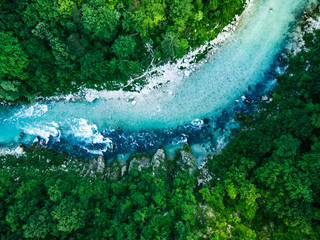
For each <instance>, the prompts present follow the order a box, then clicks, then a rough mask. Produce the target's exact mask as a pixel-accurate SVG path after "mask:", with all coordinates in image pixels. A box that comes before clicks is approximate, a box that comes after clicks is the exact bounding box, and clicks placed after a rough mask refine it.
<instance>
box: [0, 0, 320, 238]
mask: <svg viewBox="0 0 320 240" xmlns="http://www.w3.org/2000/svg"><path fill="white" fill-rule="evenodd" d="M60 2H62V1H59V3H60ZM92 2H96V1H92ZM133 2H134V1H132V3H131V4H133ZM195 2H199V1H195ZM225 2H227V1H225ZM64 3H67V2H66V1H64ZM68 3H69V2H68ZM112 3H114V1H110V2H109V4H111V6H112ZM50 4H51V3H50ZM79 4H80V3H79ZM127 4H128V3H127ZM9 5H10V4H9ZM22 5H23V4H22ZM186 5H187V4H184V5H183V6H184V7H185V6H186ZM82 6H83V8H84V7H85V4H83V5H82ZM113 6H114V5H113ZM116 6H118V8H115V9H120V8H119V4H118V5H116ZM130 6H131V7H132V8H133V6H135V5H130ZM208 6H209V5H208ZM210 6H211V5H210ZM220 7H221V6H220ZM59 9H60V10H59V11H62V10H63V13H64V14H66V15H68V14H70V9H69V8H68V5H67V4H65V5H60V8H59ZM133 9H134V8H133ZM138 9H139V8H138ZM160 9H161V8H160V7H158V8H157V11H159V10H160ZM190 9H193V11H194V9H195V8H194V7H192V8H190ZM107 11H109V10H107ZM130 11H132V10H130ZM130 11H129V12H126V13H127V14H131V13H132V12H131V13H130ZM133 11H134V13H136V12H135V10H133ZM222 12H223V11H222ZM52 14H54V13H52ZM55 14H56V13H55ZM83 14H85V12H83ZM123 14H124V13H123ZM203 14H210V13H208V12H206V11H205V10H204V11H203ZM221 14H222V13H221ZM68 16H69V15H68ZM135 16H136V15H135ZM220 16H222V15H220ZM45 17H49V15H46V16H45ZM66 19H68V17H66ZM157 19H159V18H157ZM160 19H161V18H160ZM168 19H169V18H168ZM68 21H69V20H68ZM81 21H83V20H81ZM159 21H160V20H159ZM191 22H193V21H190V22H188V24H190V23H191ZM17 24H19V22H17ZM29 24H31V25H32V24H36V23H32V22H30V23H29ZM60 24H61V22H60ZM148 24H150V22H148ZM84 26H85V25H84ZM110 26H111V25H110ZM112 26H113V25H112ZM148 26H150V25H148ZM167 26H168V25H167ZM175 26H176V25H175ZM181 26H182V25H181ZM84 29H86V28H84ZM146 29H148V31H157V30H156V29H153V30H151V29H152V28H145V30H146ZM87 30H88V29H87ZM87 30H86V31H87ZM158 30H159V29H158ZM135 31H137V29H135ZM140 31H141V32H140V33H139V35H140V36H142V35H143V34H144V33H143V31H142V29H140ZM159 31H160V30H159ZM184 31H185V30H184ZM44 32H45V33H46V34H48V35H47V36H51V35H50V32H47V31H44ZM176 33H177V34H179V31H177V32H176ZM14 34H16V33H5V34H3V37H4V38H6V39H8V41H9V42H10V43H12V45H15V46H16V47H18V48H19V49H22V45H20V44H18V40H17V38H14V37H13V36H14ZM52 34H53V33H52ZM56 34H58V32H57V33H56ZM96 34H98V33H96ZM93 35H94V34H93ZM8 36H9V37H8ZM52 36H53V35H52ZM197 36H198V37H197V38H198V39H200V35H197ZM92 37H96V36H92ZM100 37H101V36H100ZM13 38H14V39H15V40H12V39H13ZM103 38H105V39H111V38H112V37H111V36H103ZM31 39H35V38H31ZM159 40H160V39H159ZM304 40H305V41H306V48H308V51H302V52H300V53H298V54H297V55H296V56H292V57H291V59H290V66H289V68H288V69H287V72H286V73H285V74H284V75H282V76H279V79H278V85H277V87H276V88H275V89H274V90H272V91H271V92H269V96H268V98H269V100H270V101H260V103H259V111H257V112H254V113H253V114H248V115H247V116H246V117H242V118H241V120H239V121H241V127H240V128H239V129H238V131H237V132H236V133H235V134H234V135H233V136H232V139H231V140H230V144H229V145H228V146H227V147H226V148H225V149H223V150H222V151H221V153H220V154H218V155H216V156H214V157H212V158H211V159H209V160H208V162H207V164H206V166H205V169H206V170H207V174H209V175H210V176H211V178H208V179H207V181H199V179H200V176H201V174H203V170H201V169H200V170H199V169H197V167H196V165H195V159H194V157H193V156H192V153H191V152H190V148H189V147H188V146H187V145H186V146H185V147H184V149H182V150H180V151H179V152H178V153H177V156H176V159H175V160H174V161H167V160H166V157H165V155H164V153H163V154H161V150H158V151H159V152H157V153H156V154H155V155H154V156H153V157H152V156H145V155H135V156H133V157H132V158H131V160H130V161H128V163H127V165H126V168H123V166H121V165H120V164H119V163H117V162H113V163H111V164H109V165H108V166H107V167H106V168H105V169H104V170H103V171H99V170H97V171H93V172H90V171H88V170H86V164H85V163H84V162H82V161H81V160H80V159H70V158H69V157H67V156H66V155H65V154H61V153H60V154H59V153H55V152H53V151H47V150H43V149H39V148H37V147H34V148H29V149H27V150H26V151H27V152H26V154H25V155H22V156H20V157H15V156H9V155H8V156H2V157H1V158H0V161H1V163H2V168H1V171H0V183H1V184H0V234H1V237H2V239H27V238H29V239H41V238H43V239H119V240H120V239H121V240H122V239H181V240H185V239H231V238H232V239H243V240H249V239H279V240H280V239H281V240H283V239H288V240H294V239H297V240H301V239H314V240H316V239H319V238H320V224H319V223H320V198H319V196H320V184H319V178H320V141H319V137H320V97H319V92H320V79H319V76H320V65H319V62H320V31H319V30H318V31H316V32H315V33H314V34H312V33H310V34H306V35H305V36H304ZM30 41H33V40H30ZM179 41H182V39H180V40H179ZM21 44H22V43H21ZM50 44H51V43H50ZM50 44H48V46H49V45H50ZM32 46H34V47H39V48H42V47H41V45H32ZM137 46H138V44H137ZM155 46H156V44H155ZM160 48H161V44H160V45H159V49H160ZM43 50H45V48H43ZM18 53H19V52H18ZM18 53H17V54H18ZM20 53H21V54H22V53H23V52H22V50H21V51H20ZM160 53H161V54H162V52H161V50H159V54H160ZM48 54H50V53H49V52H48ZM22 55H23V54H22ZM19 59H20V57H19ZM23 59H24V58H22V60H23ZM27 59H28V57H25V62H24V63H21V64H22V66H25V65H24V64H26V63H27V62H28V60H27ZM28 64H31V63H28ZM29 66H30V65H29ZM40 67H41V65H39V68H40ZM59 67H60V66H59ZM56 69H58V67H57V68H56ZM39 71H40V70H39ZM21 73H24V74H30V76H31V71H30V72H25V71H24V67H22V68H21V71H20V74H21ZM17 75H19V72H18V73H17ZM19 76H20V75H19ZM26 77H27V76H26ZM21 86H22V85H21ZM271 99H272V101H271ZM145 159H148V161H150V164H149V166H145V167H141V165H139V161H147V160H145ZM84 169H85V170H84Z"/></svg>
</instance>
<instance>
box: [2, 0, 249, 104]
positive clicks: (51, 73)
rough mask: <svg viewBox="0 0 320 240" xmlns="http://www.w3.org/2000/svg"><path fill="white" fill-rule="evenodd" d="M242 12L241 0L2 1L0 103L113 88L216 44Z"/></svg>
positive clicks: (28, 100)
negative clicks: (153, 67)
mask: <svg viewBox="0 0 320 240" xmlns="http://www.w3.org/2000/svg"><path fill="white" fill-rule="evenodd" d="M243 5H244V1H243V0H224V1H219V0H52V1H47V0H23V1H10V0H1V1H0V101H7V102H30V101H34V98H35V97H40V96H41V97H46V96H53V95H59V94H69V93H75V92H79V90H80V89H82V88H83V87H88V88H96V89H102V88H103V89H110V90H112V89H119V88H120V87H122V86H124V85H125V83H127V81H128V80H129V79H130V78H131V77H134V76H139V74H141V73H142V72H143V71H144V70H146V69H147V68H148V67H149V66H150V64H151V62H153V61H154V62H155V63H163V62H166V61H168V60H169V59H171V60H174V59H175V58H176V57H181V56H183V55H184V54H186V53H187V52H188V51H189V49H190V48H192V47H196V46H199V45H200V44H203V43H204V42H205V41H208V40H211V39H214V38H215V37H216V36H217V34H218V33H219V32H220V31H221V29H222V28H223V27H224V26H225V25H227V24H228V23H229V22H230V21H231V20H232V19H233V17H234V16H235V14H237V13H240V12H241V11H242V10H243ZM140 84H143V80H142V82H141V83H140ZM124 90H131V88H130V86H128V87H127V88H125V89H124Z"/></svg>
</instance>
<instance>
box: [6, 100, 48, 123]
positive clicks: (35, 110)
mask: <svg viewBox="0 0 320 240" xmlns="http://www.w3.org/2000/svg"><path fill="white" fill-rule="evenodd" d="M47 111H48V106H47V105H45V104H40V103H36V104H34V105H32V106H29V107H27V108H26V107H22V108H21V109H20V110H19V111H18V112H17V113H15V114H14V115H13V116H12V119H19V118H29V117H41V116H42V115H44V114H45V113H46V112H47Z"/></svg>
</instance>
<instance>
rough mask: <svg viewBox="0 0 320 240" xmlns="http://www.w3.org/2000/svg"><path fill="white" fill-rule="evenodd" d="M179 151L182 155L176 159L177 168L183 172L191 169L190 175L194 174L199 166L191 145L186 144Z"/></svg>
mask: <svg viewBox="0 0 320 240" xmlns="http://www.w3.org/2000/svg"><path fill="white" fill-rule="evenodd" d="M179 153H180V157H179V158H178V159H177V161H176V167H177V168H178V169H177V170H178V171H181V172H184V171H189V173H190V175H193V174H194V173H195V172H196V171H197V170H198V167H197V162H196V158H195V157H194V156H193V154H192V152H191V149H190V147H189V145H185V146H184V147H183V149H181V150H180V152H179Z"/></svg>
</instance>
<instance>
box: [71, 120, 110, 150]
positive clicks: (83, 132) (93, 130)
mask: <svg viewBox="0 0 320 240" xmlns="http://www.w3.org/2000/svg"><path fill="white" fill-rule="evenodd" d="M66 124H69V128H68V129H67V131H66V135H69V136H72V137H73V138H75V139H76V140H78V141H81V142H84V143H86V144H103V145H104V146H105V148H103V149H102V150H101V151H100V150H99V151H97V152H95V150H89V149H88V148H86V147H83V148H84V149H86V150H87V151H88V152H91V153H93V154H100V155H101V154H102V152H105V151H107V148H110V147H111V144H112V141H111V140H110V139H109V138H105V137H103V136H102V134H101V133H100V132H99V131H98V127H97V126H96V125H95V124H89V123H88V121H87V120H86V119H83V118H79V119H70V120H68V121H67V122H66ZM65 127H66V125H65Z"/></svg>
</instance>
